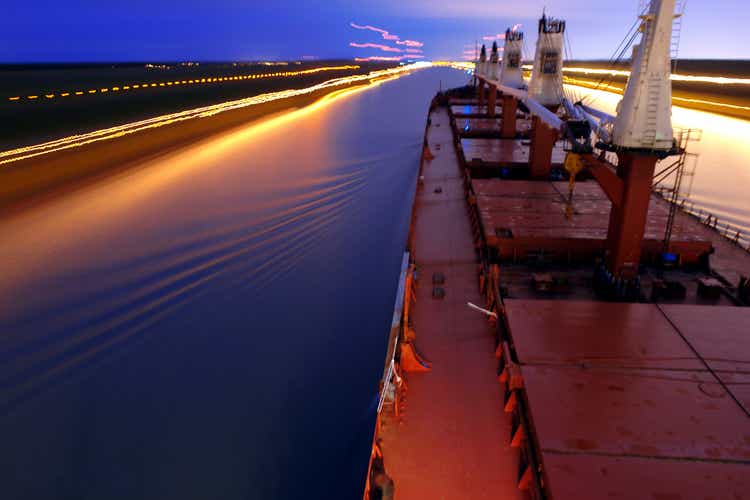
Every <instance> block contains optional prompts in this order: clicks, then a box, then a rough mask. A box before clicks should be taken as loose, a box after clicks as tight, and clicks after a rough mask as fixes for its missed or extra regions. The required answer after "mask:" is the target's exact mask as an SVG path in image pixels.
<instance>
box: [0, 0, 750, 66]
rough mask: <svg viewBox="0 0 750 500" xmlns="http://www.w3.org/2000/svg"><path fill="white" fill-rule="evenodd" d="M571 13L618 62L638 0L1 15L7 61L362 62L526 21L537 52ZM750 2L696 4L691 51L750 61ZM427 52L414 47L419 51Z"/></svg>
mask: <svg viewBox="0 0 750 500" xmlns="http://www.w3.org/2000/svg"><path fill="white" fill-rule="evenodd" d="M545 5H546V7H547V12H548V13H550V14H552V15H554V16H556V17H563V18H565V19H566V20H567V21H568V35H569V39H570V46H571V49H572V55H573V57H575V58H581V59H590V58H608V57H609V56H611V55H612V53H613V52H614V50H615V48H616V47H617V45H618V44H619V42H620V40H621V39H622V38H623V36H624V35H625V33H626V32H627V29H628V28H629V26H630V25H631V23H632V22H633V21H634V19H635V14H636V10H637V7H638V0H625V1H616V0H601V1H598V2H593V1H590V0H588V1H586V0H546V1H543V0H527V1H525V2H510V1H509V2H501V1H497V0H474V1H472V0H469V1H451V2H448V1H442V0H380V1H375V0H351V1H344V0H330V1H315V0H307V1H304V0H278V1H276V2H273V3H270V2H256V1H238V0H213V1H211V2H207V1H196V0H183V1H180V2H178V1H173V0H166V1H159V0H152V1H145V0H131V1H128V2H116V3H115V2H107V1H101V0H100V1H96V2H95V1H91V0H66V1H65V2H55V3H53V2H48V1H44V2H17V1H16V0H11V3H10V4H9V3H5V4H4V7H5V8H4V9H3V11H4V12H3V16H0V62H40V61H133V60H135V61H156V60H204V61H205V60H255V59H297V58H300V57H302V56H316V57H320V58H334V57H343V58H352V57H368V56H391V57H392V56H398V55H407V54H406V53H404V52H402V53H397V52H385V51H383V50H382V49H381V48H375V47H362V48H358V47H352V46H350V43H352V42H354V43H358V44H380V45H389V46H392V47H395V48H401V49H404V48H405V47H404V46H403V45H396V44H395V43H393V40H384V39H383V37H382V34H381V33H377V32H374V31H370V30H356V29H354V28H352V27H351V26H350V22H355V23H358V24H360V25H366V24H367V25H372V26H375V27H378V28H382V29H385V30H387V31H388V32H389V33H391V34H395V35H397V36H399V37H400V38H401V40H405V39H410V40H415V41H419V42H422V43H424V46H423V47H420V48H419V50H423V55H424V57H425V58H427V59H445V58H451V59H456V58H460V57H461V53H462V51H463V50H464V48H465V46H472V45H473V43H474V41H475V40H477V39H480V40H481V38H482V37H483V36H486V35H490V34H495V33H501V32H503V31H505V28H506V27H508V26H511V25H513V24H516V23H520V24H522V25H523V27H522V29H523V30H524V31H526V32H527V41H526V45H527V47H526V51H527V53H531V52H532V48H533V42H534V39H535V37H534V27H535V22H536V18H537V17H538V16H539V14H540V13H541V11H542V8H543V7H544V6H545ZM747 19H750V4H747V3H745V2H744V1H741V0H717V1H707V0H693V1H692V2H689V3H688V6H687V13H686V16H685V19H684V23H683V32H682V43H681V48H680V56H681V57H693V58H698V57H703V58H750V34H749V33H750V30H748V29H747V27H746V26H745V24H746V21H747ZM414 52H416V51H412V53H414Z"/></svg>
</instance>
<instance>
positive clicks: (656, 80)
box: [612, 0, 675, 150]
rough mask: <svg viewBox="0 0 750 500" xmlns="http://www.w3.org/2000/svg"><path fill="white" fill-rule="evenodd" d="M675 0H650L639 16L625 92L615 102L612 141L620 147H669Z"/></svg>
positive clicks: (659, 148) (672, 138) (670, 145)
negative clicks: (637, 40)
mask: <svg viewBox="0 0 750 500" xmlns="http://www.w3.org/2000/svg"><path fill="white" fill-rule="evenodd" d="M674 6H675V0H651V4H650V6H649V9H648V13H647V14H645V15H643V16H641V19H642V24H641V32H642V33H643V35H641V43H640V45H638V46H636V47H635V48H634V50H633V66H632V68H631V70H630V77H629V78H628V85H627V87H626V88H625V94H624V96H623V98H622V100H621V101H620V103H619V104H618V106H617V118H615V122H614V127H613V129H612V142H613V144H615V145H617V146H620V147H623V148H636V149H653V150H669V149H672V147H673V141H674V137H673V132H672V83H671V81H670V79H669V77H670V75H671V71H670V46H671V39H672V21H673V19H674Z"/></svg>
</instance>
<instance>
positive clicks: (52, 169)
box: [0, 82, 362, 214]
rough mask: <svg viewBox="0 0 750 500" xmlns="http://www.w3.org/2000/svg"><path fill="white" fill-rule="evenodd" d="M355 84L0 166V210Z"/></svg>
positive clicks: (79, 184)
mask: <svg viewBox="0 0 750 500" xmlns="http://www.w3.org/2000/svg"><path fill="white" fill-rule="evenodd" d="M360 85H362V82H359V83H358V84H347V85H341V86H337V87H331V88H325V89H322V90H318V91H315V92H312V93H309V94H305V95H300V96H295V97H289V98H283V99H278V100H274V101H270V102H266V103H262V104H257V105H253V106H249V107H243V108H239V109H233V110H230V111H225V112H222V113H219V114H216V115H213V116H209V117H205V118H199V119H194V120H190V121H186V122H178V123H172V124H168V125H165V126H161V127H159V128H154V129H150V130H145V131H139V132H136V133H133V134H129V135H125V136H123V137H118V138H117V139H114V140H106V141H101V142H94V143H91V144H87V145H85V146H81V147H75V148H71V149H68V150H64V151H58V152H54V153H52V154H44V155H41V156H38V157H33V158H28V159H23V160H20V161H17V162H14V163H10V164H6V165H0V210H2V211H3V212H4V213H6V214H7V213H9V212H13V211H17V210H22V209H23V208H24V207H27V206H29V205H33V204H36V203H39V202H40V201H43V200H44V199H45V198H47V197H51V196H56V195H59V194H60V193H62V192H65V191H68V190H70V189H76V188H79V187H82V186H84V185H87V184H89V183H91V182H93V181H96V180H97V179H101V178H103V177H106V176H109V175H113V174H115V173H118V172H122V171H124V170H126V169H130V168H134V167H137V166H138V165H139V164H141V163H143V162H144V161H146V160H148V159H150V158H154V157H157V156H160V155H163V154H166V153H168V152H170V151H173V150H175V149H178V148H180V147H182V146H184V145H186V144H190V143H193V142H196V141H199V140H202V139H204V138H207V137H209V136H211V135H215V134H218V133H220V132H225V131H227V130H230V129H233V128H237V127H241V126H246V125H248V124H250V123H252V122H255V121H259V120H261V119H263V118H265V117H268V116H270V115H275V114H278V113H283V112H288V111H292V110H295V109H299V108H303V107H305V106H308V105H310V104H312V103H314V102H316V101H318V100H320V99H321V98H323V97H325V96H326V95H328V94H331V93H333V92H338V91H341V90H345V89H347V88H353V87H357V86H360Z"/></svg>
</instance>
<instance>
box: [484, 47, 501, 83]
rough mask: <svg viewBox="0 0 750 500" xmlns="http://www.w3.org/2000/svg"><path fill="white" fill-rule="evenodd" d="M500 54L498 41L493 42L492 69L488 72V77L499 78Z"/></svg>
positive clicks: (491, 78)
mask: <svg viewBox="0 0 750 500" xmlns="http://www.w3.org/2000/svg"><path fill="white" fill-rule="evenodd" d="M499 60H500V58H499V56H498V54H497V42H492V52H490V63H489V65H490V70H489V71H488V72H487V78H489V79H490V80H493V81H494V80H497V75H498V69H499Z"/></svg>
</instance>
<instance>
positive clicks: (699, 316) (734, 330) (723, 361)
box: [660, 305, 750, 374]
mask: <svg viewBox="0 0 750 500" xmlns="http://www.w3.org/2000/svg"><path fill="white" fill-rule="evenodd" d="M660 307H661V308H662V310H663V311H664V314H666V316H667V317H668V318H669V319H670V321H672V322H673V323H674V324H675V326H676V327H677V328H678V329H679V330H680V331H681V332H682V334H683V335H684V336H685V338H686V339H687V341H688V342H690V344H691V345H692V346H693V347H694V348H695V350H696V351H698V354H699V355H700V356H701V357H702V358H703V359H705V360H706V362H707V363H708V365H709V366H710V367H711V369H712V370H717V371H728V372H734V373H747V374H750V309H747V308H743V307H731V306H729V307H689V306H683V305H661V306H660Z"/></svg>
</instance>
